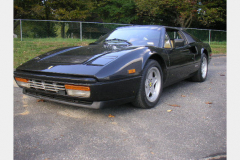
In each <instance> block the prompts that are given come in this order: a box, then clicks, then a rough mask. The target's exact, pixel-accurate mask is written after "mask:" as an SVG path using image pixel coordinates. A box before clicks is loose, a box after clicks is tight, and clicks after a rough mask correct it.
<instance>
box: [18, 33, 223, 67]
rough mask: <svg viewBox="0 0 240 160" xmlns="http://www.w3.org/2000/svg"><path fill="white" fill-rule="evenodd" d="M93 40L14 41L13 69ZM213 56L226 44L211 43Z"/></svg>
mask: <svg viewBox="0 0 240 160" xmlns="http://www.w3.org/2000/svg"><path fill="white" fill-rule="evenodd" d="M94 41H95V40H94V39H93V40H89V39H88V40H83V41H80V40H79V39H70V38H68V39H61V38H43V39H30V38H29V39H23V41H20V39H19V38H18V39H14V68H17V67H18V66H19V65H20V64H22V63H24V62H26V61H28V60H30V59H32V58H34V57H36V56H38V55H41V54H43V53H46V52H48V51H51V50H54V49H57V48H61V47H69V46H87V45H88V44H89V43H91V42H94ZM211 48H212V52H213V54H226V42H211Z"/></svg>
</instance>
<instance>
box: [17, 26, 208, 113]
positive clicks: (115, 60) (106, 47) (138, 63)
mask: <svg viewBox="0 0 240 160" xmlns="http://www.w3.org/2000/svg"><path fill="white" fill-rule="evenodd" d="M211 52H212V51H211V48H210V46H209V45H208V44H205V43H202V42H201V41H200V40H198V39H197V38H195V37H194V36H191V35H190V34H188V33H187V32H185V31H184V30H181V29H176V28H171V27H164V26H155V25H147V26H127V27H119V28H117V29H116V30H114V31H113V32H111V33H109V34H106V35H105V36H103V37H101V38H100V39H98V40H97V41H96V42H94V43H91V44H89V46H85V47H81V46H78V47H68V48H62V49H57V50H54V51H51V52H48V53H45V54H43V55H40V56H38V57H36V58H34V59H32V60H30V61H28V62H26V63H24V64H23V65H21V66H19V67H18V68H17V69H16V71H15V72H14V78H15V80H16V82H17V84H18V85H19V86H20V87H22V88H23V93H24V94H27V95H30V96H34V97H37V98H40V99H45V100H51V101H55V102H60V103H65V104H70V105H75V106H80V107H87V108H95V109H97V108H101V107H103V106H110V105H119V104H123V103H128V102H132V103H133V104H134V105H135V106H137V107H141V108H152V107H154V106H155V105H156V104H157V103H158V101H159V98H160V95H161V92H162V89H163V88H164V87H166V86H168V85H171V84H173V83H176V82H178V81H181V80H183V79H186V78H191V79H192V80H193V81H198V82H203V81H205V79H206V77H207V72H208V64H209V62H210V60H211V56H212V54H211Z"/></svg>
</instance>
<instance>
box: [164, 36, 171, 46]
mask: <svg viewBox="0 0 240 160" xmlns="http://www.w3.org/2000/svg"><path fill="white" fill-rule="evenodd" d="M164 48H172V45H171V44H170V38H169V36H168V34H167V33H166V34H165V39H164Z"/></svg>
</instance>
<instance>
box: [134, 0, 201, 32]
mask: <svg viewBox="0 0 240 160" xmlns="http://www.w3.org/2000/svg"><path fill="white" fill-rule="evenodd" d="M135 2H136V4H137V10H138V14H139V15H140V16H149V17H153V18H152V21H156V22H158V20H160V19H161V20H162V21H163V23H166V22H165V21H167V22H168V23H169V22H170V24H171V25H174V26H181V27H183V28H188V27H189V26H190V25H191V23H192V20H193V18H194V17H195V16H196V14H197V9H198V3H197V0H191V1H190V0H182V1H179V0H161V1H159V0H150V1H148V0H135ZM156 22H155V23H156Z"/></svg>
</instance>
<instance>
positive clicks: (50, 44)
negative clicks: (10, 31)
mask: <svg viewBox="0 0 240 160" xmlns="http://www.w3.org/2000/svg"><path fill="white" fill-rule="evenodd" d="M94 41H95V40H94V39H93V40H83V41H80V40H79V39H70V38H69V39H61V38H44V39H30V38H29V39H23V41H21V40H20V39H14V68H17V67H18V66H19V65H21V64H22V63H24V62H26V61H28V60H30V59H32V58H34V57H36V56H38V55H41V54H43V53H46V52H48V51H51V50H54V49H57V48H62V47H70V46H87V45H88V44H89V43H91V42H94Z"/></svg>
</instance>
